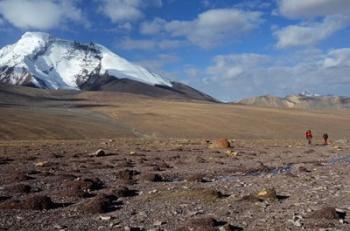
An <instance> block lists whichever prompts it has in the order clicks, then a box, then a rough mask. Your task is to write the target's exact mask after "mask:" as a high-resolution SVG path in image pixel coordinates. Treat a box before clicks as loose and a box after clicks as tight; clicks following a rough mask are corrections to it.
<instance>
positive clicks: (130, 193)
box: [112, 187, 138, 197]
mask: <svg viewBox="0 0 350 231" xmlns="http://www.w3.org/2000/svg"><path fill="white" fill-rule="evenodd" d="M112 193H113V195H116V196H117V197H134V196H137V195H138V191H137V190H133V189H129V188H128V187H120V188H118V189H116V190H113V191H112Z"/></svg>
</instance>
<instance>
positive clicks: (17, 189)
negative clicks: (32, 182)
mask: <svg viewBox="0 0 350 231" xmlns="http://www.w3.org/2000/svg"><path fill="white" fill-rule="evenodd" d="M31 190H32V188H31V187H30V186H29V185H27V184H15V185H12V186H7V187H5V189H4V191H6V192H8V193H30V192H31Z"/></svg>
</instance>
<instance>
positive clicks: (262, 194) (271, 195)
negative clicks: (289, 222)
mask: <svg viewBox="0 0 350 231" xmlns="http://www.w3.org/2000/svg"><path fill="white" fill-rule="evenodd" d="M256 197H257V198H260V199H276V198H277V193H276V190H275V189H274V188H264V189H263V190H261V191H259V192H257V193H256Z"/></svg>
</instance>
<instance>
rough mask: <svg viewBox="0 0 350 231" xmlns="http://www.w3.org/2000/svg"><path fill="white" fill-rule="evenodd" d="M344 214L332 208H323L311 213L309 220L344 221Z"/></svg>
mask: <svg viewBox="0 0 350 231" xmlns="http://www.w3.org/2000/svg"><path fill="white" fill-rule="evenodd" d="M345 216H346V212H345V211H343V210H340V209H336V208H334V207H324V208H322V209H320V210H316V211H314V212H312V213H311V214H310V216H309V218H313V219H337V220H339V219H344V218H345Z"/></svg>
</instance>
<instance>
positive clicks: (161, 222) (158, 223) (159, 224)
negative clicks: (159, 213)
mask: <svg viewBox="0 0 350 231" xmlns="http://www.w3.org/2000/svg"><path fill="white" fill-rule="evenodd" d="M163 224H165V222H163V221H155V222H154V223H153V225H154V226H161V225H163Z"/></svg>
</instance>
